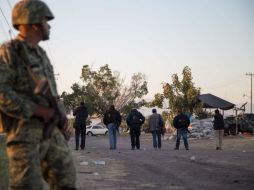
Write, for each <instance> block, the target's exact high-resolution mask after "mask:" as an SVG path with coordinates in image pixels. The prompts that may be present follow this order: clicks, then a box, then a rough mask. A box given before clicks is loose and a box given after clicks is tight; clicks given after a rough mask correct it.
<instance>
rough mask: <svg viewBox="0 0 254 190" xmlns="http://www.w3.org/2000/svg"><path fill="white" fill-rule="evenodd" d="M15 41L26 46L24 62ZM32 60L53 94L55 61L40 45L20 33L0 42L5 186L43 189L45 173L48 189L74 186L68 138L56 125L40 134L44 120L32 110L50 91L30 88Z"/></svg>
mask: <svg viewBox="0 0 254 190" xmlns="http://www.w3.org/2000/svg"><path fill="white" fill-rule="evenodd" d="M18 44H22V47H23V48H25V51H26V52H27V58H28V60H29V61H28V62H26V63H24V60H23V59H22V56H21V55H20V54H19V48H20V46H18ZM29 64H30V65H29ZM34 66H36V67H37V69H39V70H38V72H39V73H40V75H46V77H47V79H48V81H49V83H50V84H51V87H52V90H53V92H52V93H53V94H57V90H56V82H55V79H54V72H53V67H52V65H51V64H50V61H49V59H48V57H47V55H46V53H45V52H44V50H43V49H42V48H41V47H39V46H37V47H32V46H30V45H29V44H27V43H26V42H25V41H24V40H23V39H22V38H21V37H20V36H18V37H17V38H16V39H14V40H12V41H10V42H7V43H5V44H3V45H2V46H1V48H0V73H1V75H0V116H1V117H0V119H1V120H0V122H2V125H3V127H4V128H5V131H6V132H7V140H6V145H7V155H8V160H9V175H10V187H9V188H10V189H13V190H14V189H15V190H21V189H22V190H26V189H33V190H37V189H38V190H42V189H43V180H42V178H44V179H45V180H46V181H47V182H48V184H49V185H50V188H51V189H56V190H61V189H75V182H76V171H75V166H74V163H73V160H72V156H71V152H70V149H69V147H68V144H67V141H66V140H65V139H64V136H63V135H62V133H61V131H60V130H59V129H58V128H57V126H56V127H54V129H53V131H52V133H51V135H50V137H49V138H46V139H45V138H43V128H44V127H45V122H44V121H43V120H42V119H41V118H38V117H35V116H33V113H34V111H35V109H36V106H37V105H44V106H49V104H50V103H49V98H50V97H48V96H49V95H47V94H46V95H44V96H41V95H39V94H35V93H34V89H35V87H36V84H35V82H34V80H33V79H32V77H31V75H30V74H29V71H28V69H27V67H31V68H32V67H34Z"/></svg>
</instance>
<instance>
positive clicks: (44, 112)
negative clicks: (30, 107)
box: [34, 105, 55, 123]
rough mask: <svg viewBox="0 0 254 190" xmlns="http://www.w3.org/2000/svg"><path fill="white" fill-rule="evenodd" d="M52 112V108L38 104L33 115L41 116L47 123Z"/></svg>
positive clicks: (52, 114)
mask: <svg viewBox="0 0 254 190" xmlns="http://www.w3.org/2000/svg"><path fill="white" fill-rule="evenodd" d="M54 113H55V110H54V109H52V108H50V107H47V106H42V105H38V106H37V109H36V110H35V112H34V116H37V117H40V118H42V119H43V120H44V121H45V122H46V123H47V122H49V120H50V119H51V118H52V117H53V116H54Z"/></svg>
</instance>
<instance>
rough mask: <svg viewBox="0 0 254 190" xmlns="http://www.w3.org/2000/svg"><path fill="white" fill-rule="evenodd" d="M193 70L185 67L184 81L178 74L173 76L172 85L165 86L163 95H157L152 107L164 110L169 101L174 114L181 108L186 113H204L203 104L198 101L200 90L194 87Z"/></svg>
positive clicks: (151, 104) (166, 84) (165, 84)
mask: <svg viewBox="0 0 254 190" xmlns="http://www.w3.org/2000/svg"><path fill="white" fill-rule="evenodd" d="M192 80H193V78H192V74H191V69H190V68H189V67H188V66H185V67H184V69H183V71H182V80H180V79H179V77H178V75H177V74H173V75H172V83H171V84H170V83H164V84H163V87H162V88H163V93H162V94H160V93H157V94H155V96H154V100H153V101H152V102H151V103H150V106H158V107H160V108H162V106H163V101H165V100H166V101H167V103H168V105H169V107H168V108H169V109H170V111H171V113H172V114H174V113H176V112H177V110H178V109H179V108H181V109H182V110H183V111H184V112H186V113H191V114H192V113H196V114H198V113H200V112H202V104H201V102H200V101H199V99H198V96H199V95H200V88H197V87H195V86H194V83H193V81H192Z"/></svg>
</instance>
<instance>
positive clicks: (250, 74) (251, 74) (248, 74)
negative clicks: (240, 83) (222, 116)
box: [246, 73, 254, 114]
mask: <svg viewBox="0 0 254 190" xmlns="http://www.w3.org/2000/svg"><path fill="white" fill-rule="evenodd" d="M246 75H247V76H250V113H251V114H252V76H253V75H254V74H253V73H246Z"/></svg>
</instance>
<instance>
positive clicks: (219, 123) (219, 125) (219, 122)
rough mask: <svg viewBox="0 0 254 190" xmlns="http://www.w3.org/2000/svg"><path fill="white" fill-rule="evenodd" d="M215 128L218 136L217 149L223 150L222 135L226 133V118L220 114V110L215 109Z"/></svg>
mask: <svg viewBox="0 0 254 190" xmlns="http://www.w3.org/2000/svg"><path fill="white" fill-rule="evenodd" d="M213 129H214V131H215V136H216V150H221V148H222V137H223V135H224V120H223V116H222V115H221V114H220V112H219V110H218V109H216V110H215V115H214V120H213Z"/></svg>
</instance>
